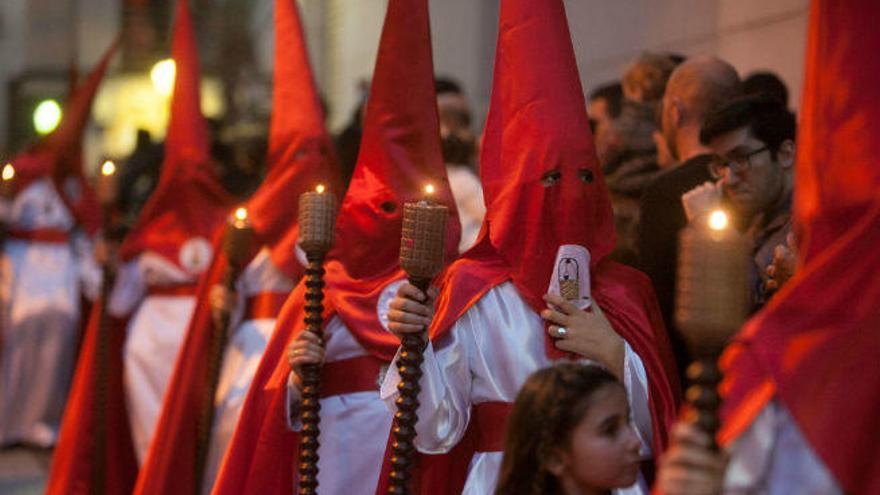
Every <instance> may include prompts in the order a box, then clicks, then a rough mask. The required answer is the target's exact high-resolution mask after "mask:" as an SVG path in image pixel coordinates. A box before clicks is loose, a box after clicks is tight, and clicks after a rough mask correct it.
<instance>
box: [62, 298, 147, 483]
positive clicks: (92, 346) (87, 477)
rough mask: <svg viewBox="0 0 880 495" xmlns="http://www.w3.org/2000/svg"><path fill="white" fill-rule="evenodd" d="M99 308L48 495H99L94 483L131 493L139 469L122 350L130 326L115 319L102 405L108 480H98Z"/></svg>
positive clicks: (68, 409) (87, 339)
mask: <svg viewBox="0 0 880 495" xmlns="http://www.w3.org/2000/svg"><path fill="white" fill-rule="evenodd" d="M102 306H103V305H102V304H101V303H100V302H98V303H96V304H93V305H92V312H91V314H90V316H89V322H88V326H87V327H86V332H85V338H84V341H83V344H82V348H81V349H80V354H79V359H78V361H77V365H76V372H75V374H74V380H73V384H72V386H71V392H70V395H69V397H68V399H67V406H66V407H65V409H64V418H63V421H62V423H61V433H60V436H59V438H58V444H57V445H56V446H55V452H54V454H53V456H52V468H51V471H50V472H49V481H48V483H47V485H46V494H47V495H56V494H57V495H87V494H90V493H94V491H93V490H94V489H95V487H94V483H103V490H104V493H106V494H108V495H127V494H129V493H131V489H132V487H133V486H134V481H135V477H136V476H137V471H138V465H137V459H136V458H135V453H134V446H133V445H132V441H131V431H130V430H129V425H128V414H127V412H126V406H125V390H124V388H123V383H122V346H123V345H124V343H125V328H126V325H127V321H125V320H116V319H111V328H110V331H109V336H110V339H109V341H108V342H107V343H106V345H107V353H106V355H107V357H108V359H107V361H106V364H105V372H106V374H105V375H104V378H105V382H104V387H105V390H106V396H105V397H104V399H103V405H104V407H103V418H104V421H102V422H103V424H104V434H103V442H104V446H103V451H104V459H105V460H106V465H105V468H104V470H103V475H104V476H103V478H101V479H99V477H98V476H96V474H95V465H94V461H95V452H96V448H97V447H96V441H97V440H98V439H97V437H96V435H95V424H96V416H95V415H96V411H97V409H98V404H97V402H96V395H95V393H96V390H97V387H96V380H97V378H98V371H97V353H98V333H99V328H98V327H99V323H100V319H101V318H100V316H101V311H102Z"/></svg>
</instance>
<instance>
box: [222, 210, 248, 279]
mask: <svg viewBox="0 0 880 495" xmlns="http://www.w3.org/2000/svg"><path fill="white" fill-rule="evenodd" d="M253 240H254V228H253V225H252V224H251V220H250V217H249V216H248V211H247V209H246V208H243V207H239V208H237V209H236V210H235V212H233V214H232V216H231V217H230V219H229V223H228V225H227V226H226V232H225V233H224V235H223V250H224V252H225V253H226V257H227V259H228V260H229V264H230V265H231V266H233V267H236V268H238V269H241V268H244V266H243V265H244V264H245V263H247V261H248V254H250V251H251V245H252V244H253Z"/></svg>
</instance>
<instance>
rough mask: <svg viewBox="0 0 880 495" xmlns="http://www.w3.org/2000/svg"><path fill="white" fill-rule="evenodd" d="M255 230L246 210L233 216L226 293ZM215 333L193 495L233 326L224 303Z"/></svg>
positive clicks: (225, 240)
mask: <svg viewBox="0 0 880 495" xmlns="http://www.w3.org/2000/svg"><path fill="white" fill-rule="evenodd" d="M253 240H254V231H253V227H252V226H251V223H250V221H249V220H248V218H247V210H245V209H244V208H239V209H237V210H236V211H235V213H234V214H233V217H232V218H231V219H230V222H229V224H228V225H227V226H226V232H225V235H224V237H223V250H224V252H225V253H226V258H227V261H228V264H227V266H226V270H225V271H224V273H223V280H222V282H221V283H222V285H223V287H224V289H225V292H226V293H227V294H229V293H234V292H235V282H236V281H237V280H238V279H239V278H240V277H241V274H242V273H243V272H244V269H245V267H246V266H247V263H248V260H249V259H250V252H251V247H252V245H253ZM218 320H219V321H218V322H217V325H216V327H215V328H214V332H213V333H212V334H211V344H210V346H211V348H210V350H209V354H208V356H209V357H208V368H207V370H206V374H205V387H204V389H203V390H204V395H203V396H202V404H201V407H200V409H199V419H198V424H197V427H196V435H197V441H196V459H195V461H196V462H195V470H196V478H195V480H196V495H198V494H199V493H201V492H202V483H203V481H204V477H205V466H206V464H207V462H208V452H209V448H210V445H211V431H212V430H213V428H214V412H215V409H214V398H215V396H216V395H217V385H218V382H219V381H220V369H221V367H222V365H223V354H224V352H225V350H226V345H227V343H228V342H229V334H230V333H231V329H230V328H229V327H230V325H231V324H232V308H230V307H227V306H226V305H225V304H224V306H223V307H222V309H221V311H220V315H219V318H218Z"/></svg>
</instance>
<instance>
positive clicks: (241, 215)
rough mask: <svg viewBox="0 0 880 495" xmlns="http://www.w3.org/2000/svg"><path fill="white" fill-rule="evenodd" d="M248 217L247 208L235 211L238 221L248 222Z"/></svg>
mask: <svg viewBox="0 0 880 495" xmlns="http://www.w3.org/2000/svg"><path fill="white" fill-rule="evenodd" d="M247 217H248V211H247V208H238V209H236V210H235V219H236V220H238V221H240V222H243V221H245V220H247Z"/></svg>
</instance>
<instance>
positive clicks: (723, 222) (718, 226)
mask: <svg viewBox="0 0 880 495" xmlns="http://www.w3.org/2000/svg"><path fill="white" fill-rule="evenodd" d="M729 223H730V220H729V219H728V218H727V213H724V211H723V210H715V211H713V212H712V213H711V214H710V215H709V228H710V229H712V230H724V229H726V228H727V225H728V224H729Z"/></svg>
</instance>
